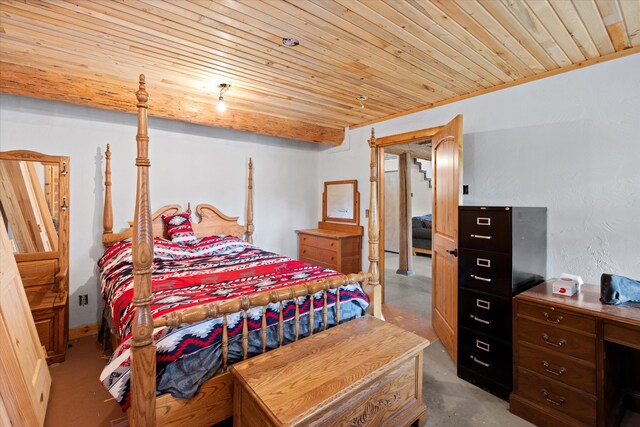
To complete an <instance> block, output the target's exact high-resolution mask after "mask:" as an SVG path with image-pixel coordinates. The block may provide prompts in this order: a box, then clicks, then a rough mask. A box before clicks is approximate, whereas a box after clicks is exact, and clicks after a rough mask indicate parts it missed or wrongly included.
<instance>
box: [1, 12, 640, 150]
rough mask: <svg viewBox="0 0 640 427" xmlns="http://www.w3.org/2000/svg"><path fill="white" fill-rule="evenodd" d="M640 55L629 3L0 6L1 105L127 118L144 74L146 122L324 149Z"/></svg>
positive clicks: (638, 15) (639, 23) (637, 16)
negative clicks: (388, 124) (92, 110)
mask: <svg viewBox="0 0 640 427" xmlns="http://www.w3.org/2000/svg"><path fill="white" fill-rule="evenodd" d="M283 37H291V38H295V39H297V40H299V42H300V44H299V45H298V46H295V47H286V46H284V45H283V44H282V39H283ZM639 46H640V0H594V1H592V0H361V1H356V0H336V1H330V0H307V1H303V0H287V1H281V0H264V1H260V0H191V1H187V0H166V1H160V0H140V1H137V0H92V1H84V0H68V1H62V0H43V1H10V0H0V62H1V64H0V67H1V68H0V71H1V75H0V84H1V91H2V92H4V93H12V94H18V95H25V96H33V97H38V98H47V99H54V100H60V101H65V102H71V103H75V104H82V105H90V106H95V107H99V108H107V109H112V110H119V111H130V112H133V111H134V108H135V105H134V101H133V100H134V98H133V95H132V94H133V92H134V91H135V89H136V81H137V76H138V74H139V73H141V72H142V73H144V74H146V76H147V87H148V90H149V92H150V94H151V109H150V114H151V115H155V116H160V117H167V118H171V119H177V120H183V121H187V122H194V123H201V124H206V125H211V126H221V127H227V128H233V129H239V130H245V131H250V132H256V133H261V134H267V135H276V136H282V137H285V138H293V139H300V140H305V141H313V142H321V143H325V144H332V145H335V144H340V143H341V142H342V138H343V134H344V130H343V129H344V127H346V126H351V127H353V126H358V125H363V124H367V123H371V122H375V121H378V120H380V119H382V118H385V117H393V116H397V115H399V114H402V112H407V111H418V110H420V109H424V108H428V107H430V106H433V105H439V104H441V103H444V102H447V101H450V100H455V99H461V98H464V97H468V96H473V95H476V94H480V93H485V92H487V91H490V90H493V89H495V88H501V87H506V86H510V85H513V84H517V83H520V82H524V81H528V80H531V79H534V78H539V77H543V76H546V75H550V74H555V73H556V72H558V71H563V70H568V69H573V68H576V67H579V66H583V65H587V64H590V63H596V62H600V61H602V60H606V59H610V58H613V57H617V56H621V55H624V54H628V53H633V52H637V51H638V48H639ZM221 83H227V84H230V85H231V88H230V90H229V91H228V92H227V93H226V95H225V101H226V104H227V106H228V108H229V109H228V110H227V111H226V112H224V113H218V112H216V109H215V103H216V102H217V99H218V95H219V93H218V85H219V84H221ZM359 95H364V96H367V97H368V99H367V100H366V101H364V102H363V105H364V108H361V106H360V103H359V101H358V100H357V99H356V98H357V97H358V96H359Z"/></svg>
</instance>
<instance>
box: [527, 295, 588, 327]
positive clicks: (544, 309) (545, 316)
mask: <svg viewBox="0 0 640 427" xmlns="http://www.w3.org/2000/svg"><path fill="white" fill-rule="evenodd" d="M518 314H519V315H521V316H527V317H531V318H532V319H535V320H538V321H540V322H543V323H547V324H549V325H552V326H560V327H563V328H571V329H575V330H578V331H581V332H586V333H589V334H595V332H596V321H595V319H594V318H593V317H588V316H580V315H579V314H574V313H571V312H568V311H564V310H558V309H557V308H555V307H553V306H544V305H538V304H530V303H526V302H522V301H518Z"/></svg>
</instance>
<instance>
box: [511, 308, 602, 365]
mask: <svg viewBox="0 0 640 427" xmlns="http://www.w3.org/2000/svg"><path fill="white" fill-rule="evenodd" d="M518 340H519V341H525V342H528V343H531V344H535V345H537V346H540V347H542V348H546V349H548V350H551V351H555V352H558V353H561V354H566V355H569V356H573V357H577V358H579V359H582V360H587V361H589V362H592V363H593V362H594V358H595V353H596V343H595V338H593V337H590V336H585V335H581V334H578V333H576V332H571V331H567V330H564V329H561V328H558V327H556V326H554V325H549V324H544V323H538V322H534V321H531V320H529V319H525V318H522V317H519V318H518Z"/></svg>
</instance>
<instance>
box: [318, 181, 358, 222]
mask: <svg viewBox="0 0 640 427" xmlns="http://www.w3.org/2000/svg"><path fill="white" fill-rule="evenodd" d="M322 220H323V221H327V222H343V223H348V224H357V225H359V224H360V193H359V192H358V181H357V180H355V179H351V180H345V181H326V182H325V183H324V192H323V193H322Z"/></svg>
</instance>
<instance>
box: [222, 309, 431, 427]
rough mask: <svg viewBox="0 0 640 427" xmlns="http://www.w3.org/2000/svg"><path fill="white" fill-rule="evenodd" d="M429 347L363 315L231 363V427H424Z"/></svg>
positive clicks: (375, 319) (402, 330)
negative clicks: (424, 375)
mask: <svg viewBox="0 0 640 427" xmlns="http://www.w3.org/2000/svg"><path fill="white" fill-rule="evenodd" d="M428 344H429V341H427V340H426V339H424V338H422V337H419V336H417V335H414V334H412V333H411V332H408V331H405V330H404V329H401V328H398V327H397V326H394V325H391V324H390V323H387V322H384V321H382V320H380V319H377V318H375V317H372V316H365V317H361V318H358V319H355V320H352V321H349V322H346V323H344V324H341V325H339V326H337V327H334V328H331V329H328V330H326V331H322V332H319V333H317V334H314V335H313V336H311V337H308V338H305V339H304V340H302V341H298V342H294V343H292V344H290V345H286V346H284V347H281V348H278V349H276V350H273V351H270V352H267V353H264V354H261V355H259V356H256V357H253V358H251V359H249V360H246V361H244V362H241V363H237V364H235V365H233V366H232V367H231V368H230V371H231V373H232V374H233V376H234V380H235V382H234V384H235V386H234V399H233V402H234V415H233V425H234V426H236V427H240V426H258V425H260V426H376V427H378V426H393V427H396V426H408V425H410V424H411V423H414V422H416V421H417V422H418V425H423V424H424V422H425V419H426V406H425V404H424V403H423V401H422V351H423V350H424V348H425V347H426V346H427V345H428ZM327 367H330V368H328V369H327Z"/></svg>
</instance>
